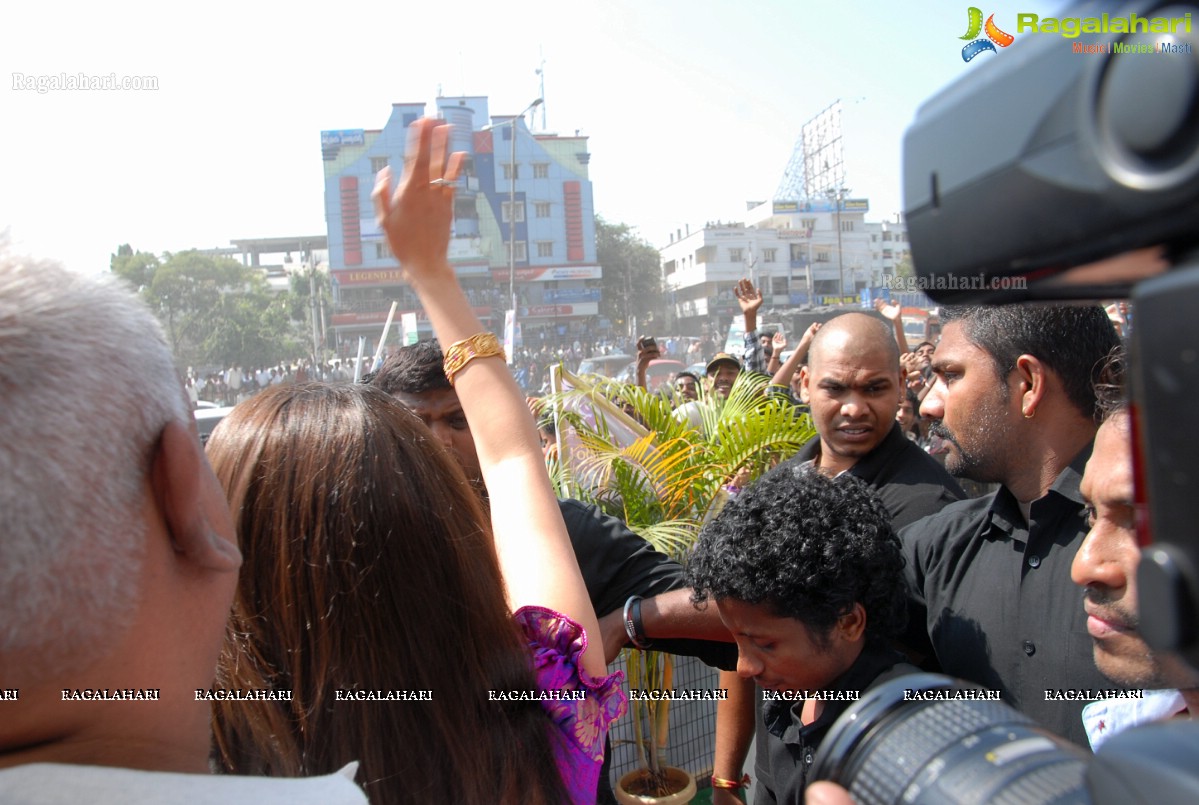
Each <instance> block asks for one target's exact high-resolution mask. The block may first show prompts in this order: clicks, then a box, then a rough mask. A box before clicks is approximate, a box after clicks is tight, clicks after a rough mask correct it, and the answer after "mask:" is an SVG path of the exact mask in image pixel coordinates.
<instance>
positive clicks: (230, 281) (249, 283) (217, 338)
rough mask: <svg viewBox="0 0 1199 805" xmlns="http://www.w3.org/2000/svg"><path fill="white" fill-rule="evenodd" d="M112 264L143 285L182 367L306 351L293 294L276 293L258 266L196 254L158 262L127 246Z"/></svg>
mask: <svg viewBox="0 0 1199 805" xmlns="http://www.w3.org/2000/svg"><path fill="white" fill-rule="evenodd" d="M110 267H111V270H112V271H113V273H114V274H117V275H119V276H121V277H123V278H124V279H126V280H127V281H128V282H130V283H131V284H136V287H138V288H139V289H140V294H141V296H142V298H143V299H144V300H145V301H146V303H147V304H148V305H149V306H150V308H151V309H152V310H153V311H154V312H155V313H156V314H157V316H158V318H159V320H160V321H161V322H162V325H163V329H165V330H166V333H167V338H168V340H169V341H170V344H171V349H172V351H173V352H174V354H175V359H176V360H177V361H179V363H180V364H188V365H192V366H213V367H216V366H234V365H241V366H266V365H270V364H273V363H277V362H279V361H282V360H289V359H292V358H295V357H296V356H298V355H302V354H304V352H305V347H304V342H303V340H302V338H301V332H300V328H299V325H298V324H297V323H296V322H293V321H292V319H293V316H292V313H291V311H292V308H293V306H294V301H293V299H292V296H291V294H290V293H283V294H279V295H275V294H273V293H272V292H271V290H270V288H269V286H268V285H267V282H266V278H265V277H264V276H263V274H262V272H261V271H259V270H258V269H255V268H250V267H247V266H243V265H242V264H241V263H239V262H237V261H236V260H232V259H229V258H227V257H210V256H208V255H204V254H200V253H199V252H196V251H186V252H179V253H177V254H169V253H168V254H165V255H163V257H162V259H161V260H159V258H157V257H155V256H154V255H151V254H147V253H146V252H136V253H135V252H134V251H133V250H132V248H130V247H129V246H128V245H123V246H121V247H120V248H119V249H118V250H117V253H116V254H114V255H113V256H112V262H111V264H110ZM299 305H300V308H301V310H306V300H301V302H300V303H299Z"/></svg>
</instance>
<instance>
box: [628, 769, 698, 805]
mask: <svg viewBox="0 0 1199 805" xmlns="http://www.w3.org/2000/svg"><path fill="white" fill-rule="evenodd" d="M645 775H646V771H645V769H638V770H637V771H631V772H629V773H628V774H626V775H624V776H623V777H621V778H620V782H619V783H617V784H616V801H617V802H620V803H621V805H683V804H684V803H687V802H690V801H691V800H693V799H695V780H694V779H693V778H692V777H691V775H690V774H688V773H687V772H686V771H684V770H683V769H676V768H675V767H673V766H668V767H667V768H666V780H667V782H668V783H669V784H670V788H671V790H672V791H674V792H675V793H672V794H667V795H666V796H663V797H654V796H645V795H641V794H630V793H629V791H628V789H629V788H630V787H632V788H634V789H636V788H637V786H636V783H637V781H638V780H640V779H643V778H644V777H645Z"/></svg>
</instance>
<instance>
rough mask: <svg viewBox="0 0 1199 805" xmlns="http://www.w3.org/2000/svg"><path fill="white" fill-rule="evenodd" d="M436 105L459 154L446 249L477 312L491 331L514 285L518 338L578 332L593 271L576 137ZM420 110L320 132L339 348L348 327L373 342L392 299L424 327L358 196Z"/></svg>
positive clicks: (595, 283)
mask: <svg viewBox="0 0 1199 805" xmlns="http://www.w3.org/2000/svg"><path fill="white" fill-rule="evenodd" d="M436 106H437V114H438V116H439V117H442V118H444V119H445V120H446V121H448V122H449V123H451V124H453V126H454V129H453V133H452V134H451V138H450V147H451V149H452V150H454V151H464V152H465V153H466V155H467V158H466V162H465V169H464V171H463V176H462V177H461V179H460V180H459V183H458V187H457V195H456V199H455V209H454V230H453V236H452V238H451V241H450V247H449V255H448V256H449V259H450V262H451V264H452V265H453V266H454V269H455V271H456V273H457V275H458V278H459V281H460V282H461V284H462V287H463V289H464V290H465V291H466V293H467V296H468V297H469V298H470V299H471V301H472V302H473V303H474V306H475V312H476V313H477V314H478V315H479V318H480V320H482V321H483V322H484V324H485V325H487V326H489V327H491V329H492V330H494V331H495V332H497V333H498V332H501V331H502V328H503V324H504V311H505V310H507V309H508V308H509V306H510V294H509V292H510V290H514V291H515V295H516V298H517V319H518V321H519V323H520V326H521V329H522V331H523V333H524V338H525V339H526V341H527V340H529V339H530V337H531V336H533V337H536V336H538V335H543V334H549V335H552V336H554V337H557V338H562V337H566V338H570V337H573V336H575V335H582V334H583V333H585V332H586V331H587V330H588V328H589V327H591V326H592V325H593V324H594V322H595V321H596V319H597V313H598V310H599V301H600V279H601V276H602V274H601V269H600V266H599V265H598V263H597V262H596V254H595V211H594V206H593V201H592V191H591V181H590V179H589V178H588V170H587V165H588V161H589V158H590V154H588V152H587V138H586V137H583V136H558V135H556V134H546V133H534V132H531V131H529V129H528V128H527V127H526V125H525V121H524V118H523V117H515V116H506V117H505V116H495V117H489V115H488V106H487V98H485V97H454V98H448V97H442V98H438V99H437V101H436ZM425 113H426V112H425V104H424V103H397V104H393V105H392V112H391V117H390V118H389V119H388V121H387V123H386V124H385V125H384V126H383V128H382V129H378V130H365V129H350V130H340V131H323V132H321V153H322V156H323V158H324V165H325V220H326V221H327V223H328V227H329V265H330V271H331V275H332V278H333V286H334V293H335V303H334V313H333V327H334V329H335V331H336V333H337V337H338V340H339V343H340V344H341V349H342V351H343V352H346V351H348V350H349V349H350V341H351V340H353V341H354V342H356V341H357V337H358V336H359V335H363V336H366V338H367V341H368V343H369V344H372V345H373V343H374V342H375V340H376V339H377V338H378V337H379V334H380V332H381V330H382V325H383V323H384V322H385V321H386V319H387V314H388V311H389V310H390V308H391V303H392V302H393V301H395V302H397V312H396V321H397V322H398V321H400V319H401V317H402V316H403V314H405V313H414V314H416V319H417V325H418V330H419V333H420V334H421V335H422V336H423V335H425V334H427V333H428V332H429V324H428V320H427V319H426V318H425V316H424V313H423V311H421V310H420V306H419V305H418V303H417V299H416V295H415V294H414V293H413V292H412V290H411V288H409V287H408V286H407V285H406V284H405V283H404V281H403V279H402V277H401V272H400V270H399V269H398V268H397V267H396V262H395V259H394V258H393V257H392V256H391V254H390V253H389V250H388V248H387V242H386V239H385V238H384V236H383V233H382V232H381V230H380V229H379V227H378V225H377V224H376V223H375V220H374V211H373V208H372V206H371V201H370V192H371V188H372V187H373V186H374V181H375V179H374V177H375V174H376V173H377V172H378V171H379V170H381V169H382V168H383V167H384V166H386V165H390V166H391V169H392V172H393V173H395V174H397V175H398V174H399V172H400V171H402V169H403V164H404V148H405V145H406V143H407V139H408V131H407V129H408V126H409V125H410V124H411V123H412V122H414V121H415V120H417V119H418V118H420V117H421V116H423V115H424V114H425ZM514 148H515V156H516V158H515V160H513V159H512V153H513V149H514ZM513 200H514V201H515V203H512V202H513ZM510 239H514V241H515V243H514V245H512V248H513V249H514V254H513V255H511V257H513V258H514V260H513V262H514V264H515V267H516V271H515V280H514V282H513V284H514V287H510V284H509V272H508V264H509V259H510V254H509V247H510V245H511V244H510Z"/></svg>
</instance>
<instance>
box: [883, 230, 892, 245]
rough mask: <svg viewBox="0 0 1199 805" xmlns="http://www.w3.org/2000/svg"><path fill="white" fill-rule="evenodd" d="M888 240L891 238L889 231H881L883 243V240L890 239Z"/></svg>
mask: <svg viewBox="0 0 1199 805" xmlns="http://www.w3.org/2000/svg"><path fill="white" fill-rule="evenodd" d="M890 240H891V233H890V232H884V233H883V242H884V243H885V242H887V241H890Z"/></svg>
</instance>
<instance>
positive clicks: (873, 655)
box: [754, 641, 920, 805]
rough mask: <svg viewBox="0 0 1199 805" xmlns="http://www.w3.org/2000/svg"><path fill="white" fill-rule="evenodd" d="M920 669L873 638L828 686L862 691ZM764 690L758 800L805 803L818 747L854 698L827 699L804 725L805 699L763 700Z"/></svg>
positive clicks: (758, 724) (761, 803)
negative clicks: (844, 670)
mask: <svg viewBox="0 0 1199 805" xmlns="http://www.w3.org/2000/svg"><path fill="white" fill-rule="evenodd" d="M919 670H920V669H918V668H916V667H915V666H912V665H908V664H907V663H905V662H904V657H903V655H902V654H900V653H899V652H898V651H895V650H893V649H890V648H888V647H886V646H885V645H883V644H882V643H881V642H877V641H869V642H867V643H866V645H865V646H864V647H863V648H862V653H861V654H859V655H858V658H857V659H856V660H854V663H853V665H851V666H850V667H849V669H848V670H846V672H845V673H843V674H842V675H841V676H839V677H837V678H836V679H835V680H833V681H832V682H831V683H830V684H829V685H828V686H827V687H826V688H825V690H826V691H847V692H852V693H855V694H858V695H861V694H863V693H865V692H866V691H867V690H869V689H870V688H872V687H874V686H875V685H877V684H879V683H881V682H886V681H888V680H890V679H894V678H895V677H898V676H903V675H904V674H915V673H919ZM762 694H763V691H762V689H761V688H758V689H757V705H756V706H757V708H758V714H757V717H756V718H755V727H754V729H755V736H756V740H757V754H756V759H755V762H754V774H755V775H756V778H757V785H758V787H757V789H756V793H755V795H754V805H776V803H787V805H791V803H794V805H803V797H804V788H806V787H807V783H808V770H809V769H810V768H811V766H812V760H813V759H814V758H815V756H816V750H817V749H818V748H819V746H820V742H821V741H822V740H824V736H825V735H826V734H827V733H828V731H829V729H830V728H831V727H832V726H833V723H834V722H835V721H836V720H837V719H838V718H839V717H840V716H841V714H842V713H844V712H845V711H846V710H848V709H849V708H850V706H852V705H853V703H854V702H853V700H849V699H842V700H840V701H836V700H834V701H826V702H825V704H824V709H823V710H822V711H821V713H820V717H819V718H817V719H816V720H815V721H813V722H812V723H811V724H808V725H804V723H803V722H802V721H801V720H800V713H801V712H802V710H803V705H804V703H803V702H802V701H780V700H774V701H763V700H762Z"/></svg>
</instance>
